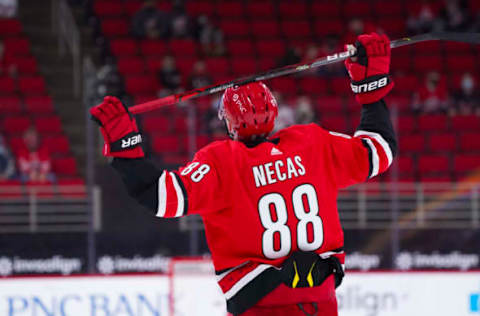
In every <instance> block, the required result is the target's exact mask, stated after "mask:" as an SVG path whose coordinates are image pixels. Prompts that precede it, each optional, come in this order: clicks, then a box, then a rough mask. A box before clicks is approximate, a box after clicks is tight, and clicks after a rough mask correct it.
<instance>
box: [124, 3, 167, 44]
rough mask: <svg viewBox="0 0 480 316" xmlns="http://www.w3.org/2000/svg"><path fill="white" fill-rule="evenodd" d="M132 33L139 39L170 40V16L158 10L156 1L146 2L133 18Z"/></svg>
mask: <svg viewBox="0 0 480 316" xmlns="http://www.w3.org/2000/svg"><path fill="white" fill-rule="evenodd" d="M132 33H133V35H134V36H135V37H138V38H148V39H166V38H169V37H170V16H169V15H168V14H167V13H166V12H163V11H160V10H159V9H158V8H157V6H156V0H144V3H143V6H142V8H141V9H140V10H139V11H138V12H137V13H135V15H134V16H133V20H132Z"/></svg>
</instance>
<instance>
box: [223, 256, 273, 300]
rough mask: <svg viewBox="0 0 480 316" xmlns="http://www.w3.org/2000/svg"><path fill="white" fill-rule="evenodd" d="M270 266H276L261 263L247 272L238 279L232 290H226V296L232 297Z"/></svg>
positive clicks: (227, 297)
mask: <svg viewBox="0 0 480 316" xmlns="http://www.w3.org/2000/svg"><path fill="white" fill-rule="evenodd" d="M268 268H274V266H271V265H269V264H261V265H259V266H258V267H256V268H255V269H253V270H252V271H250V272H249V273H247V274H245V275H244V276H243V278H241V279H240V280H238V281H237V283H235V284H234V285H233V286H232V287H231V288H230V290H228V291H227V292H225V298H226V299H227V300H229V299H231V298H232V297H233V296H234V295H235V294H237V293H238V292H239V291H240V290H241V289H242V288H243V287H244V286H245V285H247V284H248V283H249V282H250V281H252V280H253V279H255V278H256V277H257V276H258V275H259V274H260V273H262V272H263V271H265V270H267V269H268Z"/></svg>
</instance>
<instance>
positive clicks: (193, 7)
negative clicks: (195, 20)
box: [186, 0, 215, 16]
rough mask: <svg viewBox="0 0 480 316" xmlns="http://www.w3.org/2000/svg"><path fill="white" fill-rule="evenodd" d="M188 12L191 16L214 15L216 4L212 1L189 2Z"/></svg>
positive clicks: (187, 5) (187, 4)
mask: <svg viewBox="0 0 480 316" xmlns="http://www.w3.org/2000/svg"><path fill="white" fill-rule="evenodd" d="M186 8H187V12H188V13H189V14H191V15H194V16H195V15H202V14H205V15H209V16H210V15H213V13H214V12H215V4H214V3H212V2H211V1H202V0H200V1H198V0H196V1H187V3H186Z"/></svg>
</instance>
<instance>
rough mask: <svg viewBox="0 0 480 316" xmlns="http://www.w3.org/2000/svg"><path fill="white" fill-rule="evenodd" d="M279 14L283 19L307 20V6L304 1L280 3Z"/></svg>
mask: <svg viewBox="0 0 480 316" xmlns="http://www.w3.org/2000/svg"><path fill="white" fill-rule="evenodd" d="M278 13H279V15H280V17H281V18H283V19H286V18H288V19H298V20H300V19H305V18H306V17H307V6H306V3H305V2H304V1H295V2H293V1H292V2H290V1H283V2H282V1H279V3H278Z"/></svg>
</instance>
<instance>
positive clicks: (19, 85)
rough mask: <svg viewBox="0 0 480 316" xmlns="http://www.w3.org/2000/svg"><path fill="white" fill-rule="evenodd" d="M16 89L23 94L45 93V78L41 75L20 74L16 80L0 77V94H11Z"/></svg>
mask: <svg viewBox="0 0 480 316" xmlns="http://www.w3.org/2000/svg"><path fill="white" fill-rule="evenodd" d="M16 91H19V92H20V93H22V94H24V95H44V94H46V85H45V79H44V78H43V77H41V76H21V77H19V78H18V80H15V79H14V78H11V77H0V95H1V94H13V93H15V92H16Z"/></svg>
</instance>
